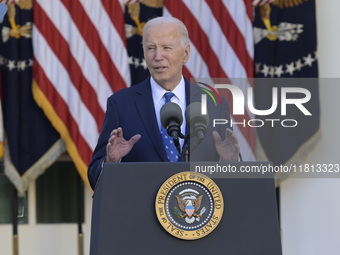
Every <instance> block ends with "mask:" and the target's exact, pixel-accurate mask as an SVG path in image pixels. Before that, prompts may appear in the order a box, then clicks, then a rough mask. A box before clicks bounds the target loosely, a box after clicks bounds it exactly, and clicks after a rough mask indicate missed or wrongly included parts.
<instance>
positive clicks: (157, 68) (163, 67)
mask: <svg viewBox="0 0 340 255" xmlns="http://www.w3.org/2000/svg"><path fill="white" fill-rule="evenodd" d="M154 69H155V70H156V72H162V71H164V70H165V69H166V67H165V66H157V67H155V68H154Z"/></svg>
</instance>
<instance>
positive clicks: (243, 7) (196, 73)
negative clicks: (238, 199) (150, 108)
mask: <svg viewBox="0 0 340 255" xmlns="http://www.w3.org/2000/svg"><path fill="white" fill-rule="evenodd" d="M163 16H173V17H176V18H178V19H180V20H181V21H183V23H184V24H185V25H186V27H187V29H188V31H189V37H190V44H191V51H190V58H189V61H188V62H187V64H186V65H185V68H184V72H183V73H184V75H185V76H186V77H195V78H204V79H210V78H211V79H213V78H228V79H229V80H230V81H231V82H233V80H234V81H235V84H237V85H238V86H239V87H240V88H241V89H242V91H243V94H244V95H247V89H248V88H249V87H251V86H252V85H251V84H250V83H249V82H248V79H247V78H252V77H253V76H254V75H253V58H254V42H253V27H252V0H236V1H235V0H165V3H164V10H163ZM239 78H243V79H239ZM236 80H237V82H236ZM240 80H241V81H242V82H240ZM227 100H228V102H229V107H230V108H231V110H232V100H231V98H227ZM245 113H246V114H245V115H244V116H237V115H235V116H232V118H233V121H234V122H237V123H243V121H244V120H245V121H246V122H245V123H247V121H248V120H249V119H253V118H252V114H251V113H250V112H249V111H248V109H245ZM233 129H234V131H235V133H236V136H237V138H238V140H239V143H240V147H241V153H242V156H243V159H244V160H255V134H254V130H253V128H250V127H247V125H243V124H238V125H233Z"/></svg>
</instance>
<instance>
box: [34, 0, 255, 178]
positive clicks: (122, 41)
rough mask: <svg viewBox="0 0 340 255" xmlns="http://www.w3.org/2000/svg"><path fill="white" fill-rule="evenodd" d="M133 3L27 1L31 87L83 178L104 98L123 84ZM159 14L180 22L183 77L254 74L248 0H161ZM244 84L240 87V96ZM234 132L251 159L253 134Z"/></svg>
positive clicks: (127, 80) (241, 130)
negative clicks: (184, 36) (186, 52)
mask: <svg viewBox="0 0 340 255" xmlns="http://www.w3.org/2000/svg"><path fill="white" fill-rule="evenodd" d="M136 2H143V1H117V0H114V1H113V0H101V1H93V0H72V1H69V0H61V1H50V0H37V1H35V4H34V27H33V52H34V67H33V77H34V84H33V91H34V94H35V98H36V100H37V102H38V104H39V105H40V106H41V107H42V108H43V109H44V111H45V113H46V115H47V116H48V118H49V119H50V120H51V122H52V123H53V125H54V127H56V129H57V130H58V132H59V133H60V134H61V137H62V138H63V139H64V141H65V142H66V145H67V150H68V152H69V154H70V155H71V157H72V159H73V161H74V162H75V164H76V166H77V168H78V170H79V172H80V173H81V175H82V177H83V179H84V180H87V177H86V170H87V165H88V164H89V162H90V160H91V155H92V151H93V149H94V147H95V145H96V142H97V137H98V135H99V132H100V130H101V125H102V121H103V117H104V112H105V109H106V99H107V97H108V96H110V95H111V94H112V93H114V92H116V91H117V90H119V89H121V88H124V87H127V86H130V69H129V62H128V57H129V56H128V53H127V44H126V36H125V30H124V4H125V6H126V5H128V4H134V3H136ZM163 15H164V16H175V17H177V18H179V19H181V20H182V21H183V22H184V24H185V25H186V26H187V28H188V30H189V35H190V39H191V57H190V60H189V62H188V63H187V64H186V66H185V68H184V75H185V76H186V77H188V78H190V77H197V78H202V77H203V78H216V77H218V78H230V79H232V78H247V77H253V52H254V50H253V45H254V43H253V35H252V1H249V0H244V1H235V0H223V1H222V0H206V1H204V0H183V1H180V0H170V1H167V0H165V1H164V8H163ZM136 47H141V46H140V45H136ZM249 86H251V84H250V83H245V84H244V86H243V87H242V90H243V91H244V94H246V90H247V87H249ZM234 118H235V121H237V116H234ZM247 118H250V115H249V114H248V115H247ZM234 130H235V132H236V134H237V136H238V139H239V141H240V145H241V148H242V149H241V151H242V154H243V157H244V158H245V159H246V160H253V159H254V147H255V146H254V131H253V130H252V129H249V128H247V127H245V128H244V127H242V126H235V127H234Z"/></svg>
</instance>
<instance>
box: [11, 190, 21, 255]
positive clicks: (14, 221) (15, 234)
mask: <svg viewBox="0 0 340 255" xmlns="http://www.w3.org/2000/svg"><path fill="white" fill-rule="evenodd" d="M18 203H19V199H18V191H17V190H16V188H15V187H14V185H13V184H12V226H13V236H12V251H13V255H19V239H18Z"/></svg>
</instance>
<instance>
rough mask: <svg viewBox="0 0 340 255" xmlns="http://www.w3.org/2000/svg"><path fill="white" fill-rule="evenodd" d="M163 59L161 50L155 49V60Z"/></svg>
mask: <svg viewBox="0 0 340 255" xmlns="http://www.w3.org/2000/svg"><path fill="white" fill-rule="evenodd" d="M162 59H163V50H162V49H159V48H157V49H156V52H155V60H162Z"/></svg>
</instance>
